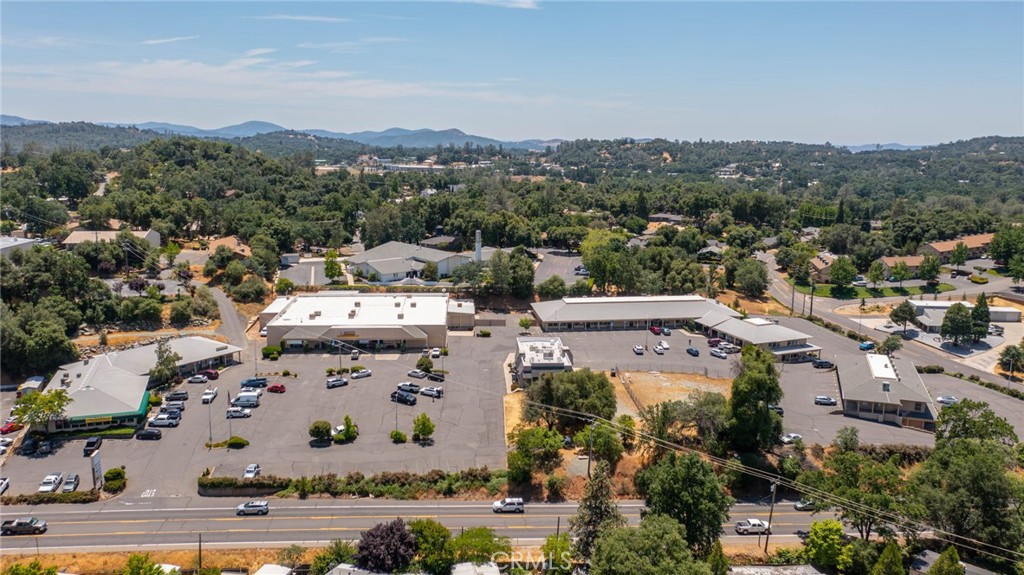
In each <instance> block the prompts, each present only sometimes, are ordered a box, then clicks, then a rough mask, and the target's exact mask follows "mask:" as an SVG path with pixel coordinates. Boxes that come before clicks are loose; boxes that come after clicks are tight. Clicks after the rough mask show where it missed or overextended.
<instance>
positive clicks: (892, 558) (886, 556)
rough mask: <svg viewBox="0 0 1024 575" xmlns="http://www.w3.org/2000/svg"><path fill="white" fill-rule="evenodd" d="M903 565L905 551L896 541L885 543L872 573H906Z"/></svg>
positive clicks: (882, 574) (878, 574)
mask: <svg viewBox="0 0 1024 575" xmlns="http://www.w3.org/2000/svg"><path fill="white" fill-rule="evenodd" d="M906 573H907V570H906V568H904V567H903V551H902V550H901V549H900V546H899V545H898V544H897V543H896V542H895V541H889V542H888V543H886V544H885V550H883V551H882V554H881V555H880V556H879V557H878V562H877V563H875V566H874V567H872V568H871V575H906Z"/></svg>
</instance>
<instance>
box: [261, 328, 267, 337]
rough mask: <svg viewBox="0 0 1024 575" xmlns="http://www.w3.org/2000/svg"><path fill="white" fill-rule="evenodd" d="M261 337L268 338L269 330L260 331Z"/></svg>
mask: <svg viewBox="0 0 1024 575" xmlns="http://www.w3.org/2000/svg"><path fill="white" fill-rule="evenodd" d="M260 337H267V328H262V329H260Z"/></svg>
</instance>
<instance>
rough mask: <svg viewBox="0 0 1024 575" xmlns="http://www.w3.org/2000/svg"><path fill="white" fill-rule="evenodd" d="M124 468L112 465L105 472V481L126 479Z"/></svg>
mask: <svg viewBox="0 0 1024 575" xmlns="http://www.w3.org/2000/svg"><path fill="white" fill-rule="evenodd" d="M124 478H125V473H124V469H123V468H121V467H112V468H110V469H108V470H107V471H106V473H104V474H103V481H116V480H118V479H124Z"/></svg>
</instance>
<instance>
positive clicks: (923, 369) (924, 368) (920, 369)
mask: <svg viewBox="0 0 1024 575" xmlns="http://www.w3.org/2000/svg"><path fill="white" fill-rule="evenodd" d="M915 367H916V368H917V373H946V368H944V367H942V366H941V365H917V366H915Z"/></svg>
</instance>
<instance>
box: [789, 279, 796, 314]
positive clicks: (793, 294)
mask: <svg viewBox="0 0 1024 575" xmlns="http://www.w3.org/2000/svg"><path fill="white" fill-rule="evenodd" d="M789 287H790V288H791V289H792V290H793V291H792V292H791V295H790V296H789V317H793V310H795V309H796V284H795V283H793V284H791V285H790V286H789Z"/></svg>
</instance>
